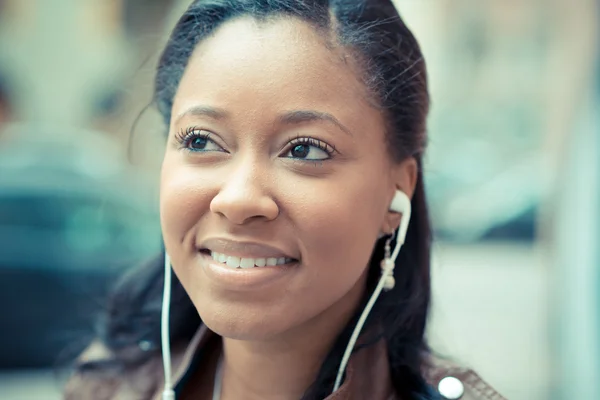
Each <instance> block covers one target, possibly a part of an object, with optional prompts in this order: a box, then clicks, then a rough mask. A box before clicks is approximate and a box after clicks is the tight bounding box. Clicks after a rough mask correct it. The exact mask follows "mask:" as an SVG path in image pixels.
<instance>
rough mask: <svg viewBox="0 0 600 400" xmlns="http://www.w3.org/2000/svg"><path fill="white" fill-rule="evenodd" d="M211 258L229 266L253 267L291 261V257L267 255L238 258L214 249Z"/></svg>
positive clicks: (282, 263)
mask: <svg viewBox="0 0 600 400" xmlns="http://www.w3.org/2000/svg"><path fill="white" fill-rule="evenodd" d="M211 257H212V259H213V260H215V261H218V262H220V263H223V264H227V266H229V267H231V268H253V267H264V266H269V267H272V266H275V265H284V264H287V263H289V262H291V261H292V259H291V258H285V257H279V258H276V257H269V258H240V257H235V256H227V255H225V254H222V253H217V252H215V251H213V252H211Z"/></svg>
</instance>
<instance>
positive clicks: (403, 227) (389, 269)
mask: <svg viewBox="0 0 600 400" xmlns="http://www.w3.org/2000/svg"><path fill="white" fill-rule="evenodd" d="M398 211H399V210H398ZM401 212H402V220H401V223H400V226H399V227H398V234H397V235H396V246H394V251H393V252H392V254H391V256H390V260H391V263H390V264H388V266H386V268H385V269H384V270H383V272H382V273H381V278H379V282H378V283H377V286H376V287H375V290H374V291H373V294H372V295H371V298H370V299H369V301H368V302H367V305H366V306H365V309H364V310H363V312H362V314H361V315H360V318H359V319H358V322H357V323H356V327H355V328H354V331H353V332H352V336H350V340H349V341H348V345H347V346H346V351H344V356H343V357H342V362H341V363H340V368H339V369H338V373H337V376H336V378H335V384H334V386H333V392H335V391H337V390H338V389H339V388H340V385H341V384H342V378H343V377H344V372H345V371H346V366H347V365H348V361H349V360H350V355H351V354H352V351H353V350H354V346H355V345H356V341H357V340H358V336H359V334H360V331H361V330H362V328H363V325H364V324H365V321H366V320H367V317H368V316H369V313H370V312H371V310H372V309H373V306H374V305H375V302H376V301H377V299H378V298H379V295H380V294H381V291H382V290H383V287H384V286H385V283H386V280H387V278H388V276H389V275H390V274H393V273H394V266H395V265H396V258H398V254H400V249H401V248H402V245H403V244H404V239H405V237H406V232H407V230H408V223H409V221H410V214H411V207H410V200H408V198H406V199H405V202H404V206H403V207H402V210H401Z"/></svg>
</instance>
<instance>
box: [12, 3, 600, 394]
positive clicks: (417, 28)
mask: <svg viewBox="0 0 600 400" xmlns="http://www.w3.org/2000/svg"><path fill="white" fill-rule="evenodd" d="M189 2H190V1H189V0H0V327H1V328H2V329H0V387H1V388H2V389H1V391H2V393H1V397H2V399H8V400H19V399H26V400H36V399H40V400H41V399H44V400H45V399H49V400H52V399H59V398H60V397H61V396H60V390H61V385H62V383H63V380H64V376H63V374H61V371H62V367H63V366H65V365H67V366H68V362H69V361H70V360H71V359H72V357H73V356H74V355H76V354H77V353H78V352H79V351H81V349H82V348H83V347H84V346H85V344H86V342H87V340H89V338H90V337H91V336H90V335H91V334H92V332H93V325H94V318H95V316H96V313H97V312H98V311H99V310H101V309H102V301H103V298H104V295H105V293H106V291H107V288H108V287H109V285H110V282H112V281H113V280H114V278H115V277H116V276H118V275H119V274H120V273H122V272H123V270H124V269H126V268H128V267H130V266H132V265H134V264H135V263H137V262H140V261H141V260H144V259H146V258H148V257H150V256H152V255H154V254H156V253H157V252H158V251H159V249H160V246H161V244H160V229H159V226H158V208H157V183H158V170H159V166H160V162H161V158H162V146H163V141H164V137H163V131H164V127H163V125H162V123H161V121H160V119H159V118H158V116H157V113H156V112H155V110H153V109H152V108H150V109H147V106H148V104H149V103H150V100H151V92H152V77H153V71H154V66H155V64H156V59H157V57H158V53H159V51H160V48H161V46H162V44H163V43H164V41H165V39H166V33H167V32H168V31H169V29H170V27H172V25H173V24H174V22H175V19H176V18H177V17H178V15H180V14H181V12H182V11H183V9H184V8H185V7H186V6H187V5H188V4H189ZM395 2H396V4H397V6H398V9H399V11H400V14H401V15H402V16H403V18H404V19H405V21H406V23H407V24H408V25H409V26H410V27H411V29H412V30H413V32H414V33H415V35H416V37H417V38H418V39H419V41H420V43H421V45H422V48H423V51H424V53H425V58H426V60H427V62H428V68H429V78H430V85H431V96H432V113H431V118H430V120H429V133H430V148H429V153H428V157H427V162H426V168H427V169H426V184H427V187H428V191H429V198H430V202H431V212H432V217H433V222H434V228H435V232H436V241H435V244H434V264H433V290H434V303H433V307H432V318H431V323H430V327H429V340H430V342H431V344H432V347H433V348H434V349H435V350H437V351H438V352H440V353H442V354H445V355H447V356H450V357H452V358H454V359H455V360H457V361H459V362H461V363H463V364H466V365H468V366H471V367H473V368H474V369H475V370H477V371H478V372H479V373H480V374H481V375H482V376H483V377H484V378H485V379H486V380H488V381H489V382H490V383H491V384H492V385H493V386H495V387H496V388H497V389H498V390H499V391H500V392H501V393H503V394H504V395H505V396H506V397H507V398H509V399H511V400H513V399H514V400H519V399H523V400H541V399H554V400H558V399H595V398H598V396H597V393H599V392H600V387H598V386H600V361H598V360H600V348H599V347H600V346H599V339H600V324H599V321H598V317H599V315H600V295H599V294H600V290H599V289H600V276H599V275H598V271H599V268H598V267H599V266H600V246H599V245H598V244H599V243H600V63H599V61H600V53H599V51H598V50H599V48H600V41H599V39H600V38H599V31H598V25H599V24H598V21H599V20H600V1H598V0H576V1H569V0H519V1H517V0H510V1H509V0H486V1H481V0H420V1H416V0H396V1H395Z"/></svg>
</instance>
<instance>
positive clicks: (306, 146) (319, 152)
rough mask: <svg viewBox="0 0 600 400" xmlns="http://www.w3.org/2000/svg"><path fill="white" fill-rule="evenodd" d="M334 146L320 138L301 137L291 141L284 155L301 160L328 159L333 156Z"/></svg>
mask: <svg viewBox="0 0 600 400" xmlns="http://www.w3.org/2000/svg"><path fill="white" fill-rule="evenodd" d="M333 152H334V148H333V147H331V146H329V145H328V144H326V143H325V142H322V141H320V140H318V139H314V138H310V137H299V138H296V139H294V140H292V141H291V142H290V145H289V147H288V150H287V151H286V152H285V155H284V157H288V158H295V159H300V160H311V161H318V160H327V159H329V158H331V155H332V153H333Z"/></svg>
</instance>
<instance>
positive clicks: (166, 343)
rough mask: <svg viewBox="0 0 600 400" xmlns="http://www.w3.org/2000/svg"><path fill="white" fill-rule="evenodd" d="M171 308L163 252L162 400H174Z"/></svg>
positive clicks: (167, 260)
mask: <svg viewBox="0 0 600 400" xmlns="http://www.w3.org/2000/svg"><path fill="white" fill-rule="evenodd" d="M170 308H171V259H170V258H169V255H168V254H167V253H166V251H165V286H164V289H163V300H162V311H161V322H160V339H161V347H162V359H163V368H164V373H165V387H164V389H163V393H162V400H175V391H174V390H173V388H172V385H173V384H172V382H171V345H170V339H169V309H170Z"/></svg>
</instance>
